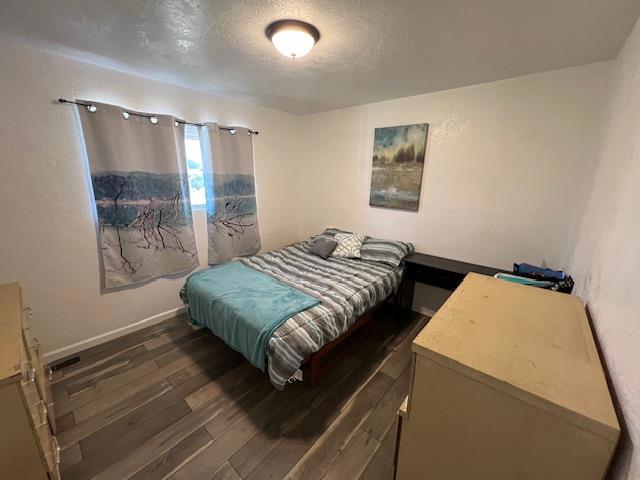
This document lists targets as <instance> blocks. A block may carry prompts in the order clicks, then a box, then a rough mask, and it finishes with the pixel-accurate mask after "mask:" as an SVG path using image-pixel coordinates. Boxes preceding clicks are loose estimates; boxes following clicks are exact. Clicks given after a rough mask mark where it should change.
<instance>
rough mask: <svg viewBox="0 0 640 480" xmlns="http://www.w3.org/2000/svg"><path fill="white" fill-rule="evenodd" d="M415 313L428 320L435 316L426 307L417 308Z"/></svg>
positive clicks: (432, 311)
mask: <svg viewBox="0 0 640 480" xmlns="http://www.w3.org/2000/svg"><path fill="white" fill-rule="evenodd" d="M417 311H418V313H421V314H423V315H425V316H427V317H429V318H431V317H433V316H434V315H435V314H436V312H435V310H431V309H430V308H427V307H418V310H417Z"/></svg>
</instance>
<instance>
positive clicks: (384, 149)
mask: <svg viewBox="0 0 640 480" xmlns="http://www.w3.org/2000/svg"><path fill="white" fill-rule="evenodd" d="M428 130H429V125H428V124H427V123H418V124H414V125H402V126H399V127H383V128H376V129H375V133H374V137H373V165H372V169H371V193H370V196H369V205H371V206H372V207H385V208H396V209H401V210H414V211H416V210H418V205H419V203H420V189H421V185H422V171H423V170H424V163H425V151H426V146H427V132H428Z"/></svg>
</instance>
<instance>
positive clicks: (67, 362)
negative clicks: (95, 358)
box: [51, 355, 80, 372]
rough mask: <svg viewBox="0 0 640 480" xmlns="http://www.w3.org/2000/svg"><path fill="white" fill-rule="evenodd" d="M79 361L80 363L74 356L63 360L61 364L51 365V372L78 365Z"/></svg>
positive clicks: (78, 358)
mask: <svg viewBox="0 0 640 480" xmlns="http://www.w3.org/2000/svg"><path fill="white" fill-rule="evenodd" d="M79 361H80V357H79V356H77V355H76V356H75V357H70V358H67V359H66V360H63V361H61V362H58V363H55V364H53V365H51V370H53V371H54V372H55V371H56V370H62V369H63V368H67V367H68V366H69V365H73V364H74V363H78V362H79Z"/></svg>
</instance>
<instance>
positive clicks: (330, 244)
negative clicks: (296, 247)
mask: <svg viewBox="0 0 640 480" xmlns="http://www.w3.org/2000/svg"><path fill="white" fill-rule="evenodd" d="M337 246H338V242H336V241H335V240H329V239H327V238H316V240H315V241H314V242H313V245H311V248H310V249H309V253H313V254H314V255H317V256H319V257H322V258H324V259H327V258H329V255H331V254H332V253H333V251H334V250H335V249H336V247H337Z"/></svg>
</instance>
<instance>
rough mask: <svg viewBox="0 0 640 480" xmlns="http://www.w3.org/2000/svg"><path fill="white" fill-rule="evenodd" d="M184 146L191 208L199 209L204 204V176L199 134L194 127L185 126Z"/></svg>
mask: <svg viewBox="0 0 640 480" xmlns="http://www.w3.org/2000/svg"><path fill="white" fill-rule="evenodd" d="M184 146H185V153H186V156H187V172H188V173H189V192H190V195H191V206H192V207H201V206H204V205H205V204H206V200H205V195H204V174H203V171H202V150H201V149H200V132H199V131H198V127H197V126H195V125H185V127H184Z"/></svg>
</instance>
